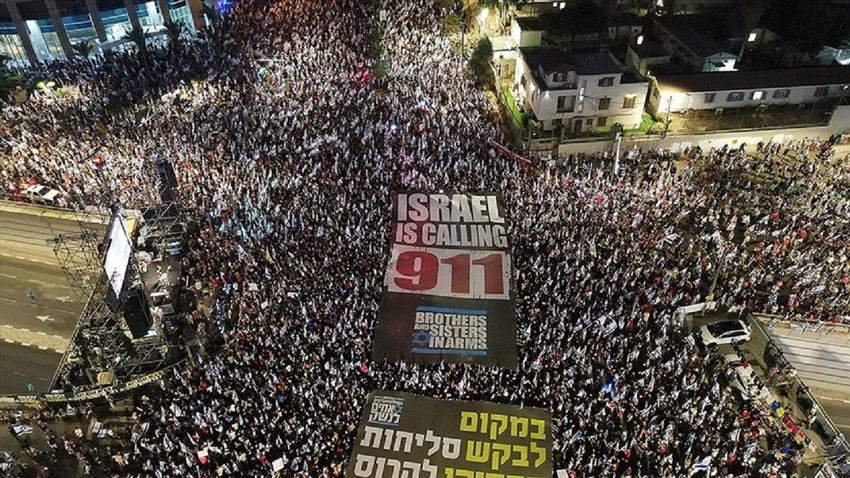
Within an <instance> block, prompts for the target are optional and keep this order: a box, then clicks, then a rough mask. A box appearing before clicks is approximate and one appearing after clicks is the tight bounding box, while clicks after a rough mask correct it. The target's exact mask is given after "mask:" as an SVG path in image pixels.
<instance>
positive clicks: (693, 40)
mask: <svg viewBox="0 0 850 478" xmlns="http://www.w3.org/2000/svg"><path fill="white" fill-rule="evenodd" d="M656 22H658V23H659V24H660V25H662V26H663V27H664V28H665V29H666V30H667V31H669V32H670V33H671V34H672V35H673V36H675V37H676V38H678V39H679V41H681V42H682V43H684V44H685V45H687V46H688V48H690V49H691V51H693V52H694V53H696V54H697V55H699V56H701V57H703V58H704V57H707V56H711V55H716V54H717V53H723V52H725V53H734V51H733V50H734V48H732V47H730V45H728V41H729V40H734V39H740V38H741V37H742V36H743V33H741V32H742V31H743V28H744V27H743V25H742V24H741V17H740V15H738V14H734V13H732V14H719V13H714V14H698V15H675V16H672V17H667V18H662V19H658V20H656Z"/></svg>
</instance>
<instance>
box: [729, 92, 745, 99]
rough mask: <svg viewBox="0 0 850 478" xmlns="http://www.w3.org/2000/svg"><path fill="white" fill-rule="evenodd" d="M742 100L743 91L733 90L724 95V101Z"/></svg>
mask: <svg viewBox="0 0 850 478" xmlns="http://www.w3.org/2000/svg"><path fill="white" fill-rule="evenodd" d="M743 100H744V92H743V91H733V92H732V93H729V96H727V97H726V101H743Z"/></svg>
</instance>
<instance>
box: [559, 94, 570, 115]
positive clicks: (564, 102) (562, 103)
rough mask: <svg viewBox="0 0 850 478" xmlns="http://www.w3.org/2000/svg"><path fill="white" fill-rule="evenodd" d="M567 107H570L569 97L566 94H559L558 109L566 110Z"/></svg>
mask: <svg viewBox="0 0 850 478" xmlns="http://www.w3.org/2000/svg"><path fill="white" fill-rule="evenodd" d="M567 109H569V108H567V97H566V96H559V97H558V111H564V110H567Z"/></svg>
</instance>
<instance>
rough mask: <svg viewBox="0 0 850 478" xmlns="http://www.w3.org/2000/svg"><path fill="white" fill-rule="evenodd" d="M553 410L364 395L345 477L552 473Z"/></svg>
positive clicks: (502, 477) (516, 477)
mask: <svg viewBox="0 0 850 478" xmlns="http://www.w3.org/2000/svg"><path fill="white" fill-rule="evenodd" d="M551 421H552V414H551V413H550V412H549V411H548V410H543V409H539V408H529V407H523V408H520V407H517V406H514V405H501V404H496V403H491V402H461V401H450V402H445V401H440V400H435V399H432V398H426V397H420V396H417V395H411V394H408V393H403V392H388V391H383V390H377V391H374V392H372V393H370V394H369V399H368V401H367V402H366V407H365V409H364V410H363V416H362V418H361V420H360V427H359V428H358V430H357V440H356V441H355V443H354V450H353V451H352V454H351V458H350V459H349V460H348V468H347V471H346V475H345V476H350V477H359V478H382V477H387V478H399V477H406V478H529V477H545V478H549V477H551V476H552V456H551V450H552V425H551Z"/></svg>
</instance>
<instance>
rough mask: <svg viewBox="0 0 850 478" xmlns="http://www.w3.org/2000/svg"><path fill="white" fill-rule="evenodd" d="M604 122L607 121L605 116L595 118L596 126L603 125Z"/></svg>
mask: <svg viewBox="0 0 850 478" xmlns="http://www.w3.org/2000/svg"><path fill="white" fill-rule="evenodd" d="M606 123H608V117H607V116H600V117H599V118H596V127H597V128H600V127H603V126H605V124H606Z"/></svg>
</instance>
